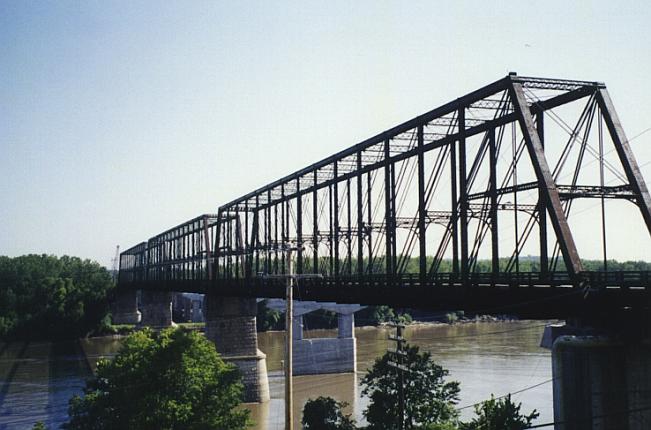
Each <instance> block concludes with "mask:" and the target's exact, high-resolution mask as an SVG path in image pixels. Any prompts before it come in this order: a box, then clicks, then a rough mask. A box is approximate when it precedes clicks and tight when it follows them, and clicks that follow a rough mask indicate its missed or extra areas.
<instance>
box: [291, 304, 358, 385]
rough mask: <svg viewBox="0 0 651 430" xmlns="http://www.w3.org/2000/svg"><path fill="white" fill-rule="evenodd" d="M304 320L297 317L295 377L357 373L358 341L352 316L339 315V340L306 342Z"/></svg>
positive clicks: (313, 339) (312, 340)
mask: <svg viewBox="0 0 651 430" xmlns="http://www.w3.org/2000/svg"><path fill="white" fill-rule="evenodd" d="M302 320H303V316H302V315H300V316H297V317H294V348H293V351H294V355H293V358H294V375H316V374H323V373H348V372H356V371H357V338H355V330H354V325H355V324H354V323H355V317H354V315H353V313H352V312H351V313H346V314H341V313H338V314H337V320H338V334H337V337H336V338H311V339H304V338H303V324H302Z"/></svg>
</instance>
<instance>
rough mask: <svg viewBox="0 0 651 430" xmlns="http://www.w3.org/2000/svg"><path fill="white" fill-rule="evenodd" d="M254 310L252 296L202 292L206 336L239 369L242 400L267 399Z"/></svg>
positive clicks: (266, 385)
mask: <svg viewBox="0 0 651 430" xmlns="http://www.w3.org/2000/svg"><path fill="white" fill-rule="evenodd" d="M256 314H257V304H256V300H255V299H248V298H240V297H219V296H217V295H212V294H210V293H208V294H206V295H205V298H204V314H203V315H204V319H205V321H206V338H208V339H209V340H211V341H212V342H214V343H215V346H216V347H217V351H218V352H219V353H220V354H221V356H222V358H223V359H224V360H225V361H228V362H230V363H233V364H235V365H236V366H237V367H238V368H239V369H240V372H241V373H242V382H243V383H244V401H245V402H266V401H268V400H269V381H268V379H267V360H266V355H265V354H263V353H262V351H260V350H259V349H258V335H257V332H256V324H255V319H256V318H255V317H256Z"/></svg>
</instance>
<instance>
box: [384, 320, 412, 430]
mask: <svg viewBox="0 0 651 430" xmlns="http://www.w3.org/2000/svg"><path fill="white" fill-rule="evenodd" d="M390 327H395V328H396V335H395V336H391V335H389V341H393V342H396V349H395V350H392V349H389V350H388V352H389V353H390V354H393V361H389V362H388V364H389V366H391V367H393V368H395V369H397V370H398V408H399V409H400V418H399V420H400V421H399V422H398V430H404V428H405V372H406V371H408V370H409V369H408V368H407V367H406V366H405V364H404V361H403V359H404V357H406V356H407V353H406V352H405V350H404V348H403V346H404V344H405V342H406V340H405V338H404V337H402V330H403V329H404V328H405V326H404V325H402V324H398V323H396V324H390Z"/></svg>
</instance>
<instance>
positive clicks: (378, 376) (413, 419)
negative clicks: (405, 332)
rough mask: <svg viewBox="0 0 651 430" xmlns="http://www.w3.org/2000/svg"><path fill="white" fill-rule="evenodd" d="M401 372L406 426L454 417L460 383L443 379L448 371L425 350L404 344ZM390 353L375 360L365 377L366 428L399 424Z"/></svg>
mask: <svg viewBox="0 0 651 430" xmlns="http://www.w3.org/2000/svg"><path fill="white" fill-rule="evenodd" d="M405 352H406V354H407V355H406V356H405V357H403V364H404V365H405V366H406V367H407V368H408V369H409V371H407V372H404V399H405V424H406V425H405V428H413V427H414V426H416V425H420V426H424V425H431V424H437V423H445V422H448V421H452V420H455V419H456V418H457V416H458V412H457V411H456V409H455V408H454V405H455V404H456V403H457V402H458V401H459V383H458V382H456V381H453V382H446V381H445V377H446V376H447V375H448V373H449V372H448V371H447V370H445V369H444V368H443V367H441V366H439V365H438V364H436V363H434V361H433V360H432V358H431V355H430V354H429V353H427V352H422V353H421V352H419V349H418V347H416V346H408V345H407V346H406V347H405ZM393 359H394V358H393V355H392V354H391V353H388V352H387V353H386V354H384V355H383V356H382V357H380V358H378V359H377V360H375V363H374V365H373V368H371V369H370V370H369V371H368V373H367V374H366V376H364V379H362V385H364V389H363V391H362V394H364V395H365V396H368V397H369V398H370V404H369V406H368V408H367V409H366V411H364V416H365V417H366V420H367V421H368V423H369V427H368V428H369V429H373V430H375V429H377V430H380V429H382V430H385V429H386V430H388V429H396V428H398V423H399V417H400V413H399V410H398V402H397V401H396V399H397V398H398V390H399V385H398V384H399V377H398V370H397V369H396V368H395V367H393V366H391V365H390V364H389V363H390V362H391V361H393Z"/></svg>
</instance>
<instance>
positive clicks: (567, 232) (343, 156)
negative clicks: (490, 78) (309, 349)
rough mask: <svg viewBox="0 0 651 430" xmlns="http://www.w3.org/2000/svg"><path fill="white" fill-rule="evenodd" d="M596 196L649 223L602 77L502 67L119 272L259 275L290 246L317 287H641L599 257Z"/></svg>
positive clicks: (183, 229)
mask: <svg viewBox="0 0 651 430" xmlns="http://www.w3.org/2000/svg"><path fill="white" fill-rule="evenodd" d="M604 126H605V127H604ZM613 152H614V154H613V155H609V154H611V153H613ZM590 169H592V170H590ZM587 170H590V172H589V173H588V174H584V172H586V171H587ZM607 176H608V178H609V179H608V180H607ZM580 198H581V199H582V198H591V199H596V200H597V202H598V204H597V206H599V202H600V206H601V211H599V209H596V212H595V213H596V214H597V216H598V217H600V219H601V229H598V230H596V231H595V232H594V238H595V239H594V246H601V248H602V249H603V256H604V267H603V268H602V269H600V270H591V271H588V270H584V267H583V265H582V261H581V258H580V257H579V252H578V250H577V244H576V242H575V238H574V237H573V234H572V230H571V229H570V224H569V223H568V216H569V215H570V213H571V209H572V204H573V202H574V201H575V200H576V199H580ZM607 199H624V200H627V201H630V202H631V203H632V204H634V205H637V207H638V208H639V213H640V215H641V217H642V219H643V220H644V224H645V225H646V229H647V232H644V234H645V235H646V234H649V233H651V197H650V196H649V192H648V190H647V187H646V185H645V183H644V180H643V178H642V175H641V173H640V170H639V168H638V165H637V163H636V161H635V158H634V156H633V153H632V151H631V148H630V146H629V142H628V140H627V138H626V136H625V134H624V130H623V128H622V126H621V124H620V121H619V119H618V117H617V114H616V112H615V109H614V107H613V104H612V102H611V99H610V96H609V95H608V92H607V90H606V87H605V85H604V84H603V83H599V82H588V81H574V80H559V79H542V78H530V77H520V76H517V75H515V74H510V75H508V76H506V77H504V78H502V79H500V80H498V81H496V82H494V83H492V84H490V85H487V86H485V87H483V88H481V89H478V90H476V91H473V92H472V93H470V94H467V95H465V96H463V97H461V98H458V99H456V100H454V101H452V102H450V103H447V104H445V105H443V106H440V107H438V108H436V109H434V110H432V111H430V112H427V113H425V114H423V115H420V116H418V117H416V118H413V119H411V120H409V121H407V122H405V123H403V124H400V125H398V126H396V127H394V128H391V129H389V130H387V131H385V132H383V133H380V134H378V135H376V136H374V137H371V138H369V139H367V140H365V141H363V142H361V143H359V144H357V145H355V146H353V147H350V148H348V149H346V150H343V151H341V152H339V153H337V154H335V155H333V156H331V157H328V158H326V159H324V160H322V161H319V162H318V163H315V164H313V165H311V166H309V167H306V168H304V169H302V170H299V171H297V172H295V173H293V174H291V175H288V176H286V177H284V178H282V179H280V180H278V181H275V182H273V183H271V184H269V185H266V186H264V187H262V188H259V189H257V190H255V191H253V192H251V193H249V194H247V195H245V196H242V197H240V198H238V199H235V200H233V201H232V202H230V203H227V204H225V205H223V206H221V207H220V208H219V210H218V213H217V214H216V215H204V216H201V217H198V218H196V219H194V220H192V221H190V222H188V223H186V224H182V225H180V226H178V227H176V228H174V229H171V230H169V231H167V232H165V233H162V234H160V235H158V236H156V237H154V238H152V239H150V240H149V241H148V242H147V243H142V244H140V245H137V246H136V247H134V248H132V249H130V250H127V251H125V252H124V253H122V256H121V266H120V268H121V281H124V282H126V281H128V279H140V278H143V277H144V279H143V280H148V281H154V280H163V279H168V280H174V279H180V278H182V279H201V280H210V281H211V282H213V284H214V285H231V286H232V285H243V284H245V283H252V282H253V283H256V282H258V283H259V282H263V281H262V280H264V279H269V278H270V277H269V276H268V275H272V274H284V273H286V271H287V266H288V264H287V261H286V255H287V254H286V252H285V250H286V249H288V248H293V249H298V251H297V252H296V253H295V254H294V255H295V257H294V258H295V268H296V272H297V273H299V274H300V273H319V274H322V275H323V280H321V281H314V282H317V283H319V285H323V286H333V285H334V286H347V285H353V284H355V285H360V284H368V285H370V284H377V283H380V284H382V285H385V286H386V285H400V284H406V283H408V284H409V285H412V286H413V285H418V286H427V285H441V284H445V285H448V286H450V285H466V286H469V285H493V286H494V285H496V284H503V285H530V286H533V285H537V286H557V285H571V286H575V287H578V286H581V285H590V286H638V287H640V286H641V287H646V286H647V284H648V280H649V274H648V273H647V272H614V271H609V270H607V269H608V268H607V243H606V237H607V234H606V233H607V232H606V212H605V209H604V202H605V201H606V200H607ZM595 225H598V223H597V224H595ZM641 233H642V232H641ZM597 238H598V239H597ZM532 243H533V244H534V245H533V247H534V248H533V249H535V251H537V252H534V253H533V255H536V257H535V261H534V262H533V264H532V262H531V257H527V259H528V264H527V266H526V268H524V269H523V267H522V266H523V262H522V257H523V256H522V252H523V250H524V249H532V248H531V247H532ZM526 247H529V248H526ZM486 261H487V262H489V263H488V264H486V263H485V262H486ZM123 273H124V277H122V275H123Z"/></svg>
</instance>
